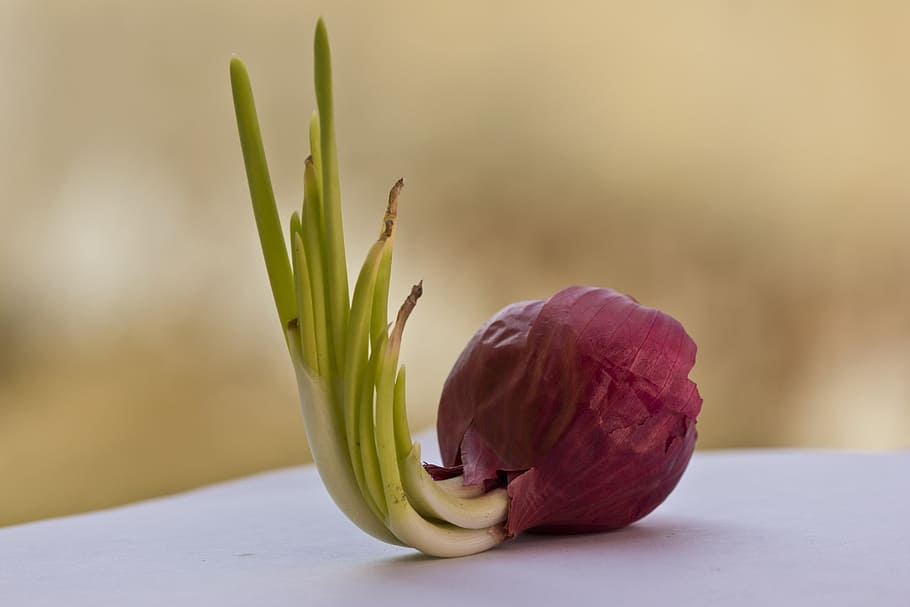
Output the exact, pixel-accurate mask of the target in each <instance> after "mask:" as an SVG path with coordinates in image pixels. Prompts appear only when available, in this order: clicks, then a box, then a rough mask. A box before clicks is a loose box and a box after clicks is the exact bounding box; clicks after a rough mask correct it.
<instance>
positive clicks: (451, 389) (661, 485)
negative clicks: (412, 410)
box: [428, 287, 702, 536]
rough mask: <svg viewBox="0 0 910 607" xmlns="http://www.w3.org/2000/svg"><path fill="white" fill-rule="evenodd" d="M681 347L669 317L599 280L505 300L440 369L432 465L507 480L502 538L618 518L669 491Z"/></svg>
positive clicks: (686, 409)
mask: <svg viewBox="0 0 910 607" xmlns="http://www.w3.org/2000/svg"><path fill="white" fill-rule="evenodd" d="M695 351H696V346H695V342H693V341H692V339H691V338H690V337H689V336H688V335H687V334H686V332H685V330H684V329H683V327H682V325H680V323H679V322H678V321H676V320H675V319H673V318H672V317H670V316H668V315H667V314H664V313H662V312H660V311H658V310H654V309H652V308H648V307H645V306H642V305H640V304H638V302H636V301H635V300H634V299H632V298H630V297H627V296H625V295H622V294H620V293H617V292H615V291H612V290H610V289H598V288H590V287H570V288H567V289H565V290H563V291H560V292H559V293H557V294H556V295H554V296H553V297H551V298H550V299H549V300H547V301H542V300H538V301H527V302H520V303H516V304H512V305H510V306H508V307H506V308H505V309H503V310H502V311H501V312H499V313H498V314H496V315H495V316H494V317H493V318H492V319H490V320H489V321H488V322H487V323H486V324H484V325H483V326H482V327H481V328H480V330H478V331H477V333H476V334H475V335H474V337H473V338H472V339H471V341H470V342H469V343H468V345H467V347H466V348H465V350H464V352H463V353H462V354H461V356H460V357H459V359H458V361H457V362H456V363H455V366H454V368H453V369H452V372H451V373H450V375H449V377H448V379H447V380H446V383H445V386H444V388H443V392H442V398H441V402H440V405H439V418H438V427H437V430H438V435H439V444H440V449H441V452H442V458H443V463H444V464H445V465H446V466H448V467H456V466H457V467H463V472H464V482H465V484H468V485H478V484H481V483H484V484H486V485H487V486H492V485H496V484H500V485H501V484H505V485H506V486H507V490H508V495H509V498H510V504H509V516H508V521H507V524H506V532H507V534H508V535H509V536H514V535H516V534H518V533H520V532H521V531H523V530H532V531H536V532H544V533H557V532H558V533H579V532H587V531H598V530H605V529H615V528H619V527H623V526H625V525H628V524H630V523H632V522H634V521H636V520H638V519H640V518H642V517H643V516H645V515H646V514H648V513H649V512H651V511H652V510H654V508H656V507H657V506H658V505H659V504H660V503H661V502H662V501H663V500H664V499H665V498H666V497H667V496H668V495H669V494H670V492H671V491H672V490H673V488H674V487H675V486H676V484H677V482H678V481H679V479H680V477H681V476H682V473H683V471H684V470H685V468H686V465H687V464H688V462H689V459H690V457H691V456H692V451H693V450H694V448H695V440H696V436H697V433H696V429H695V422H696V419H695V418H696V416H697V415H698V412H699V410H700V409H701V402H702V400H701V397H700V396H699V394H698V389H697V387H696V385H695V383H694V382H692V381H690V380H689V379H688V374H689V371H690V370H691V368H692V366H693V365H694V363H695ZM428 470H429V471H430V472H431V474H433V475H434V476H435V477H436V478H442V477H444V476H446V472H445V471H444V470H440V469H435V468H434V467H428Z"/></svg>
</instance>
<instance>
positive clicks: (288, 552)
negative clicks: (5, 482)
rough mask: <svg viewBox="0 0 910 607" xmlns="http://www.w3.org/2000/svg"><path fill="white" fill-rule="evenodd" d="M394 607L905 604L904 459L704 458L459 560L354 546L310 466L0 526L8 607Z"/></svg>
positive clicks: (1, 599) (908, 533)
mask: <svg viewBox="0 0 910 607" xmlns="http://www.w3.org/2000/svg"><path fill="white" fill-rule="evenodd" d="M424 443H425V447H424V452H425V453H427V452H428V451H432V450H431V449H429V448H428V447H429V444H428V443H432V441H424ZM431 457H432V456H431ZM401 601H407V605H410V606H422V605H427V606H431V605H432V606H449V605H451V606H458V607H465V606H466V605H499V606H503V605H521V604H526V605H565V604H567V603H568V602H570V601H571V604H576V605H612V606H625V605H660V606H661V607H665V606H668V605H671V606H673V607H678V606H681V605H698V606H700V607H701V606H705V605H723V606H735V607H746V606H752V605H755V606H759V605H761V606H778V605H801V606H802V605H824V606H825V607H831V606H835V605H862V606H890V605H894V606H899V607H907V606H910V452H900V453H890V454H862V453H844V452H819V451H727V452H713V453H712V452H707V453H698V454H696V455H695V457H694V459H693V461H692V463H691V465H690V466H689V470H688V471H687V472H686V474H685V476H684V477H683V480H682V482H681V483H680V485H679V487H678V488H677V489H676V491H675V492H674V493H673V494H672V495H671V496H670V498H669V499H668V500H667V501H666V502H665V503H664V504H663V505H662V506H661V507H660V508H658V509H657V511H655V512H654V513H653V514H651V515H650V516H648V517H646V518H645V519H643V520H642V521H640V522H639V523H636V524H635V525H633V526H631V527H629V528H627V529H624V530H621V531H616V532H611V533H600V534H591V535H584V536H571V537H541V536H523V537H520V538H518V539H515V540H512V541H510V542H507V543H505V544H503V545H502V546H500V547H498V548H496V549H494V550H492V551H490V552H486V553H483V554H480V555H477V556H472V557H466V558H461V559H454V560H436V559H431V558H426V557H422V556H420V555H419V554H417V553H415V552H413V551H411V550H408V549H404V548H396V547H392V546H387V545H385V544H382V543H380V542H378V541H376V540H373V539H372V538H370V537H368V536H366V535H365V534H363V533H361V532H360V531H359V530H358V529H356V528H355V527H354V526H353V525H351V524H350V523H348V522H347V520H346V519H344V518H343V516H342V515H341V514H340V513H339V512H338V511H337V510H336V509H335V506H334V504H333V503H332V502H331V500H330V499H329V497H328V495H327V494H326V493H325V491H324V489H323V488H322V485H321V483H320V480H319V477H318V475H317V473H316V470H315V469H314V468H312V467H309V466H306V467H299V468H291V469H285V470H280V471H276V472H271V473H267V474H262V475H258V476H254V477H250V478H246V479H241V480H238V481H234V482H230V483H225V484H221V485H215V486H211V487H207V488H204V489H199V490H196V491H192V492H189V493H184V494H181V495H177V496H172V497H167V498H161V499H155V500H150V501H147V502H142V503H139V504H134V505H130V506H126V507H121V508H116V509H113V510H107V511H102V512H94V513H89V514H84V515H78V516H71V517H65V518H60V519H54V520H48V521H42V522H37V523H31V524H27V525H21V526H16V527H7V528H3V529H0V605H2V606H4V607H7V606H9V607H13V606H15V607H18V606H33V605H36V606H37V605H55V606H56V605H64V606H82V605H86V606H88V605H91V606H93V607H94V606H102V605H118V606H120V605H123V606H126V605H154V606H156V607H160V606H184V605H193V606H197V605H198V606H202V605H205V606H208V605H212V606H223V605H238V606H240V605H242V606H244V607H249V606H250V605H254V606H266V605H293V606H295V607H303V606H309V605H369V606H370V607H379V606H384V605H396V606H399V605H402V603H401Z"/></svg>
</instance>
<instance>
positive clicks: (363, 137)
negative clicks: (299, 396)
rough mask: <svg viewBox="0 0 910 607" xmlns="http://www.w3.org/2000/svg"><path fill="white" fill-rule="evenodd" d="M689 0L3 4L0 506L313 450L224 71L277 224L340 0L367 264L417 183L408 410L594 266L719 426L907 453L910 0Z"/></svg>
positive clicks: (345, 180) (765, 438) (153, 485)
mask: <svg viewBox="0 0 910 607" xmlns="http://www.w3.org/2000/svg"><path fill="white" fill-rule="evenodd" d="M623 4H624V5H625V4H626V3H623ZM684 4H685V6H684V5H683V4H679V3H672V2H664V3H650V2H647V3H639V4H637V5H636V7H635V8H630V7H628V6H622V7H620V6H619V4H618V3H617V5H616V6H613V5H611V4H608V3H601V2H588V3H574V4H573V5H572V8H565V9H558V10H557V9H556V8H555V7H556V5H554V4H553V3H544V2H538V3H534V4H531V3H525V2H521V3H518V2H514V3H510V2H498V3H487V2H460V3H454V4H448V5H444V6H443V5H440V4H438V3H426V2H418V1H414V2H395V3H354V2H340V3H339V2H334V3H328V2H309V3H308V2H300V1H293V2H292V1H272V2H240V1H236V0H235V1H226V0H206V1H200V2H178V1H177V0H167V1H154V2H153V1H141V2H139V1H137V2H114V1H107V2H105V1H99V0H84V1H77V0H74V1H66V0H57V1H48V2H32V1H27V0H6V1H5V2H3V3H0V56H2V57H3V62H2V63H0V78H2V82H3V87H2V94H0V184H2V187H3V189H2V191H3V194H2V197H0V525H2V524H12V523H16V522H21V521H26V520H30V519H35V518H40V517H46V516H51V515H57V514H61V513H66V512H74V511H81V510H86V509H92V508H98V507H102V506H106V505H110V504H115V503H122V502H124V501H129V500H135V499H140V498H144V497H148V496H152V495H159V494H163V493H167V492H173V491H177V490H180V489H184V488H188V487H192V486H196V485H200V484H204V483H208V482H212V481H216V480H219V479H225V478H230V477H235V476H238V475H242V474H246V473H251V472H254V471H258V470H263V469H267V468H271V467H275V466H283V465H289V464H296V463H300V462H303V461H306V459H307V457H308V453H307V450H306V446H305V439H304V432H303V428H302V425H301V422H300V419H299V417H298V412H297V402H296V391H295V386H294V382H293V376H292V375H293V374H292V371H291V368H290V364H289V362H288V360H287V359H286V355H285V352H284V345H283V342H282V339H281V337H280V335H279V333H278V331H277V328H276V323H275V319H274V309H273V305H272V302H271V299H270V295H269V292H268V286H267V281H266V278H265V272H264V269H263V267H262V261H261V258H260V253H259V249H258V244H257V241H256V236H255V230H254V226H253V219H252V213H251V211H250V208H249V202H248V199H247V190H246V184H245V181H244V177H243V172H242V164H241V157H240V152H239V146H238V143H237V139H236V131H235V125H234V119H233V114H232V109H231V105H230V92H229V83H228V60H229V58H230V56H231V54H232V53H236V54H238V55H240V56H242V57H243V58H244V59H245V61H246V62H247V65H248V66H249V69H250V71H251V74H252V76H253V84H254V87H255V90H256V93H257V101H258V105H259V111H260V115H261V118H262V121H263V129H264V136H265V140H266V146H267V150H268V152H269V157H270V160H271V167H272V175H273V180H274V183H275V187H276V190H277V194H278V196H279V197H280V204H281V208H282V213H283V214H284V215H285V216H287V215H289V214H290V212H291V210H292V209H294V208H295V207H296V205H297V204H298V201H299V199H300V196H301V187H302V186H301V176H302V166H303V159H304V157H305V156H306V154H307V149H306V147H307V146H306V131H305V128H306V123H307V120H308V118H309V115H310V111H311V109H312V107H313V105H314V98H313V94H312V91H311V88H312V85H311V80H312V53H311V40H312V30H313V26H314V23H315V19H316V17H317V16H318V15H320V14H322V15H324V16H325V17H326V19H327V23H328V26H329V32H330V36H331V41H332V45H333V52H334V60H335V74H336V104H337V115H338V129H339V133H338V135H339V148H340V160H341V169H342V184H343V200H344V205H345V219H346V221H347V240H348V243H349V247H350V249H351V254H350V256H349V259H350V260H351V261H352V262H359V260H360V259H361V258H362V254H363V253H364V252H365V250H366V247H367V245H368V244H369V241H370V239H371V238H372V237H373V233H374V231H375V228H376V225H377V222H378V219H379V217H380V215H381V212H382V209H383V205H384V199H385V196H386V192H387V191H388V188H389V186H390V185H391V184H392V183H393V182H394V180H395V179H397V178H398V177H400V176H404V177H406V178H407V187H406V189H405V193H404V196H403V199H402V209H401V223H400V231H399V237H398V240H397V251H396V255H397V264H398V265H397V266H396V268H395V271H394V277H393V289H394V291H393V292H394V293H397V294H398V295H393V297H395V298H396V299H397V298H398V297H399V296H403V295H404V294H405V292H406V288H407V286H408V285H409V284H410V283H411V282H413V281H414V280H416V279H418V278H423V279H424V281H425V286H426V295H425V297H424V298H423V299H422V300H421V303H420V306H419V307H418V310H417V312H416V314H415V315H414V317H413V320H412V323H411V324H410V325H409V335H408V337H407V339H406V348H405V353H404V362H406V363H407V364H408V366H409V367H410V369H409V370H410V373H409V380H410V381H409V383H410V390H411V393H410V403H411V406H412V412H411V419H412V422H413V424H414V426H415V428H425V427H428V426H430V425H431V424H432V421H433V416H434V411H435V406H436V400H437V398H438V394H439V390H440V387H441V385H442V382H443V380H444V378H445V376H446V373H447V371H448V368H449V366H450V365H451V363H452V362H453V361H454V359H455V357H456V356H457V355H458V353H459V352H460V350H461V348H462V347H463V345H464V344H465V343H466V341H467V340H468V338H469V337H470V335H471V334H472V332H473V331H474V330H475V329H476V328H477V327H478V326H479V325H480V324H481V323H482V322H483V320H484V319H486V318H487V317H488V316H490V315H491V314H492V313H494V312H495V311H496V310H498V309H499V308H501V307H502V306H504V305H505V304H507V303H509V302H512V301H515V300H519V299H525V298H542V297H547V296H549V295H550V294H552V293H553V292H555V291H556V290H558V289H560V288H561V287H563V286H567V285H569V284H578V283H585V284H595V285H603V286H612V287H614V288H617V289H619V290H622V291H625V292H628V293H630V294H633V295H635V296H636V297H637V298H638V299H639V300H641V301H642V302H644V303H646V304H649V305H653V306H657V307H660V308H662V309H664V310H665V311H667V312H669V313H671V314H673V315H675V316H676V317H678V318H679V319H680V320H682V322H683V323H684V324H685V326H686V327H687V329H688V330H689V332H690V333H691V334H692V335H693V336H694V337H695V339H696V341H697V342H698V344H699V360H698V365H697V367H696V369H695V372H694V376H695V378H696V379H697V380H698V382H699V384H700V387H701V392H702V395H703V397H704V400H705V404H704V411H703V414H702V416H701V418H700V420H699V430H700V434H701V439H700V443H699V445H700V446H701V447H702V448H716V447H756V446H768V447H776V446H800V447H838V448H844V447H846V448H864V449H866V448H870V449H878V448H906V447H910V285H908V277H910V246H908V231H910V109H908V108H910V64H908V61H910V59H908V58H910V37H908V36H907V31H910V5H908V4H906V3H900V2H869V3H835V2H802V3H796V5H793V3H786V2H771V3H758V2H748V1H733V2H730V1H725V2H704V3H700V2H699V3H684Z"/></svg>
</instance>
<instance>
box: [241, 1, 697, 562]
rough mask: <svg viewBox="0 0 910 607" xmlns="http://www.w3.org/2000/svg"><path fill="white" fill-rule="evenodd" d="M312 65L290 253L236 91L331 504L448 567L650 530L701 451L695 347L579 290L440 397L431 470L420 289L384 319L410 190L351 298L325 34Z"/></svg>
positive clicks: (490, 325)
mask: <svg viewBox="0 0 910 607" xmlns="http://www.w3.org/2000/svg"><path fill="white" fill-rule="evenodd" d="M314 53H315V55H314V56H315V85H316V101H317V111H315V112H314V113H313V116H312V119H311V121H310V128H309V144H310V156H309V157H308V158H307V159H306V162H305V166H304V180H303V181H304V188H303V189H304V195H303V207H302V208H301V210H300V211H299V212H294V213H293V214H292V216H291V219H290V226H289V230H288V241H287V242H286V241H285V239H284V232H283V230H282V228H281V224H280V221H279V218H278V211H277V207H276V204H275V197H274V193H273V191H272V185H271V180H270V178H269V170H268V165H267V162H266V157H265V151H264V149H263V144H262V138H261V134H260V130H259V123H258V119H257V117H256V109H255V105H254V102H253V93H252V89H251V86H250V80H249V76H248V74H247V71H246V68H245V66H244V64H243V62H241V61H240V59H237V58H235V59H233V60H232V61H231V86H232V89H233V96H234V107H235V110H236V115H237V126H238V130H239V133H240V142H241V148H242V150H243V158H244V164H245V167H246V174H247V179H248V182H249V187H250V197H251V199H252V203H253V213H254V216H255V219H256V226H257V229H258V232H259V238H260V242H261V245H262V252H263V256H264V258H265V264H266V270H267V273H268V277H269V283H270V286H271V289H272V294H273V296H274V300H275V307H276V309H277V312H278V318H279V321H280V323H281V328H282V331H283V333H284V337H285V340H286V344H287V348H288V352H289V354H290V356H291V361H292V362H293V365H294V370H295V372H296V377H297V384H298V388H299V395H300V403H301V406H302V410H303V418H304V423H305V426H306V432H307V440H308V441H309V444H310V450H311V451H312V453H313V459H314V461H315V463H316V466H317V468H318V470H319V474H320V476H321V478H322V480H323V482H324V484H325V486H326V488H327V490H328V492H329V494H330V495H331V497H332V499H333V500H334V501H335V503H336V504H337V505H338V506H339V508H340V509H341V510H342V511H343V512H344V513H345V514H346V515H347V517H348V518H349V519H350V520H351V521H352V522H353V523H354V524H355V525H357V526H358V527H360V528H361V529H362V530H363V531H365V532H366V533H368V534H370V535H372V536H373V537H375V538H377V539H379V540H382V541H384V542H388V543H390V544H396V545H403V546H411V547H413V548H416V549H417V550H420V551H421V552H424V553H426V554H429V555H434V556H440V557H454V556H463V555H468V554H473V553H476V552H481V551H484V550H487V549H489V548H492V547H494V546H496V545H497V544H499V543H500V542H502V541H503V540H504V539H507V538H509V537H512V536H514V535H516V534H518V533H520V532H522V531H524V530H528V529H529V530H532V531H542V532H568V533H574V532H582V531H592V530H602V529H612V528H616V527H621V526H624V525H627V524H629V523H631V522H633V521H635V520H637V519H639V518H641V517H642V516H644V515H646V514H647V513H648V512H650V511H651V510H652V509H653V508H654V507H656V506H657V505H658V504H659V503H660V502H661V501H663V499H664V498H665V497H666V496H667V495H668V494H669V492H670V491H671V490H672V489H673V487H674V486H675V485H676V483H677V482H678V480H679V478H680V476H681V475H682V473H683V471H684V470H685V467H686V465H687V463H688V461H689V458H690V457H691V454H692V450H693V448H694V444H695V439H696V432H695V417H696V415H697V414H698V411H699V409H700V406H701V398H700V397H699V395H698V390H697V388H696V386H695V384H694V383H693V382H691V381H690V380H689V379H688V373H689V370H690V369H691V368H692V365H693V364H694V361H695V344H694V342H693V341H692V340H691V338H689V336H688V335H687V334H686V333H685V331H684V330H683V329H682V326H681V325H680V324H679V323H678V322H677V321H675V320H674V319H672V318H671V317H669V316H667V315H666V314H663V313H662V312H659V311H657V310H653V309H651V308H646V307H644V306H641V305H640V304H638V302H636V301H634V300H633V299H631V298H629V297H626V296H624V295H621V294H619V293H616V292H614V291H611V290H609V289H594V288H583V287H571V288H569V289H565V290H563V291H561V292H559V293H557V294H556V295H554V296H553V297H552V298H550V299H549V300H547V301H532V302H521V303H518V304H513V305H512V306H509V307H507V308H505V309H504V310H503V311H501V312H500V313H499V314H497V315H496V316H494V317H493V318H492V319H491V320H490V321H488V322H487V323H486V324H485V325H484V326H483V327H481V328H480V330H479V331H478V332H477V334H476V335H475V336H474V337H473V338H472V340H471V341H470V342H469V343H468V346H467V348H466V349H465V351H464V352H463V353H462V355H461V357H460V358H459V359H458V361H457V363H456V364H455V367H454V368H453V370H452V373H451V374H450V376H449V378H448V380H447V381H446V385H445V387H444V389H443V395H442V401H441V403H440V409H439V421H438V428H437V429H438V435H439V441H440V446H441V448H442V455H443V460H444V463H445V464H446V466H447V467H439V466H433V465H429V464H426V465H425V464H423V463H422V462H421V456H420V454H421V450H420V445H419V444H417V443H414V442H413V440H412V439H411V435H410V430H409V428H408V420H407V405H406V402H405V397H406V373H405V369H404V367H403V366H399V361H398V358H399V352H400V348H401V340H402V336H403V332H404V328H405V324H406V322H407V320H408V317H409V316H410V314H411V313H412V311H413V310H414V307H415V305H416V304H417V300H418V299H419V298H420V296H421V294H422V292H423V286H422V283H418V284H417V285H415V286H414V287H413V288H412V289H411V292H410V293H409V294H408V296H407V297H406V299H405V300H404V303H403V304H402V305H401V307H400V308H399V310H398V313H397V315H396V318H395V319H394V322H393V323H391V324H390V322H389V318H388V298H389V279H390V275H391V263H392V251H393V245H394V240H395V222H396V218H397V214H398V201H399V197H400V195H401V191H402V188H403V186H404V182H403V181H402V180H398V181H397V182H396V183H395V184H394V185H393V186H392V188H391V191H390V193H389V198H388V202H387V204H386V209H385V213H384V214H383V216H382V221H381V223H380V227H379V234H378V236H377V239H376V241H375V243H374V244H373V246H372V247H371V248H370V249H369V251H368V253H367V255H366V259H365V260H364V262H363V265H362V266H361V269H360V272H359V274H358V276H357V280H356V282H355V283H354V290H353V294H351V293H350V292H349V289H348V277H347V273H346V262H345V248H344V232H343V229H342V222H341V196H340V187H339V176H338V159H337V157H338V153H337V148H336V145H335V127H334V113H333V107H332V104H333V100H332V70H331V62H330V56H329V43H328V36H327V34H326V29H325V24H324V23H323V21H322V20H321V19H320V20H319V21H318V22H317V25H316V35H315V44H314Z"/></svg>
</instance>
